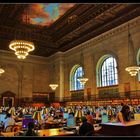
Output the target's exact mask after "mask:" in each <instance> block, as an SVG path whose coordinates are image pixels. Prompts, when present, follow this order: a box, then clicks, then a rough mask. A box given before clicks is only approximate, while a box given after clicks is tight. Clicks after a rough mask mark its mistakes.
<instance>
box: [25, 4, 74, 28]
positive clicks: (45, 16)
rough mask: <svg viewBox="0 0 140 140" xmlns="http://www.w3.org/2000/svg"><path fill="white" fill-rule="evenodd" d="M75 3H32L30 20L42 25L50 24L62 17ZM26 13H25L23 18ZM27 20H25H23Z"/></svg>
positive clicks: (32, 22)
mask: <svg viewBox="0 0 140 140" xmlns="http://www.w3.org/2000/svg"><path fill="white" fill-rule="evenodd" d="M74 5H75V4H73V3H45V4H44V3H39V4H31V7H30V12H29V15H28V16H29V22H30V23H31V24H37V25H41V26H49V25H51V24H52V23H54V22H55V21H56V20H57V19H58V18H59V17H61V16H62V15H63V14H64V13H65V12H66V11H67V10H68V9H70V8H71V7H73V6H74ZM25 16H26V15H25V14H24V15H23V19H24V17H25ZM23 21H24V22H25V20H23Z"/></svg>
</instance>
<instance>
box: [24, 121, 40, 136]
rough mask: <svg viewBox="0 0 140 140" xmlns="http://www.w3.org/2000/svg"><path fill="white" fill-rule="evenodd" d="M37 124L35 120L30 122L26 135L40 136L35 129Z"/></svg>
mask: <svg viewBox="0 0 140 140" xmlns="http://www.w3.org/2000/svg"><path fill="white" fill-rule="evenodd" d="M34 128H35V124H34V122H29V123H28V130H27V131H26V132H25V134H24V136H38V134H37V133H36V132H35V130H34Z"/></svg>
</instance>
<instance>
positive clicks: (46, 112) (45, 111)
mask: <svg viewBox="0 0 140 140" xmlns="http://www.w3.org/2000/svg"><path fill="white" fill-rule="evenodd" d="M48 113H49V111H48V109H47V108H43V109H42V111H41V114H42V115H45V114H48Z"/></svg>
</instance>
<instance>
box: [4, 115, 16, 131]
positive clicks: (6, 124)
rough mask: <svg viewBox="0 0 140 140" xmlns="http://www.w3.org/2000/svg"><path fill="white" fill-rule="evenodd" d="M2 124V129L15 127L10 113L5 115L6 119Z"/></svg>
mask: <svg viewBox="0 0 140 140" xmlns="http://www.w3.org/2000/svg"><path fill="white" fill-rule="evenodd" d="M3 124H4V129H5V128H6V127H7V126H9V125H15V120H14V118H12V116H11V114H10V113H8V114H7V118H6V119H5V120H4V122H3Z"/></svg>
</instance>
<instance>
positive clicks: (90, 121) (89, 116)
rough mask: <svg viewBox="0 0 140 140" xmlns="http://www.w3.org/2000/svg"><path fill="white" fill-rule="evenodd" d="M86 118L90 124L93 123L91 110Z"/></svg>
mask: <svg viewBox="0 0 140 140" xmlns="http://www.w3.org/2000/svg"><path fill="white" fill-rule="evenodd" d="M86 119H87V122H88V123H90V124H92V125H93V116H92V115H90V112H89V111H88V112H87V115H86Z"/></svg>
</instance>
